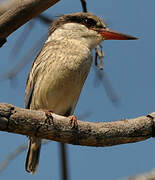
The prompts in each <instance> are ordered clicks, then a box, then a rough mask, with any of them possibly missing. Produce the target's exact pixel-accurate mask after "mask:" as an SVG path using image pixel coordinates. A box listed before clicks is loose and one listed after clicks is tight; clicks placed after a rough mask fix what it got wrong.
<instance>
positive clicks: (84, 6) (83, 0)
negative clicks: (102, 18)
mask: <svg viewBox="0 0 155 180" xmlns="http://www.w3.org/2000/svg"><path fill="white" fill-rule="evenodd" d="M81 5H82V9H83V12H87V3H86V0H81Z"/></svg>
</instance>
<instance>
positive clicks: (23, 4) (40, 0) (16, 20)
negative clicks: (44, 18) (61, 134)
mask: <svg viewBox="0 0 155 180" xmlns="http://www.w3.org/2000/svg"><path fill="white" fill-rule="evenodd" d="M58 1H59V0H22V1H21V0H16V1H13V2H14V4H13V5H12V6H11V8H10V9H8V10H7V11H5V12H4V13H3V14H2V15H1V16H0V44H1V45H2V44H4V39H6V38H7V37H8V36H9V35H10V34H11V33H12V32H14V31H15V30H16V29H18V28H19V27H20V26H22V25H23V24H25V23H26V22H27V21H29V20H30V19H32V18H33V17H35V16H37V15H39V14H40V13H41V12H43V11H44V10H46V9H48V8H49V7H51V6H53V5H54V4H55V3H57V2H58Z"/></svg>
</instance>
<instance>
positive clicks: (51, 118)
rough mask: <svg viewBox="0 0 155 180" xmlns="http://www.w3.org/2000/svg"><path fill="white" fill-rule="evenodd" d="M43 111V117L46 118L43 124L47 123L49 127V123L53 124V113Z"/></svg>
mask: <svg viewBox="0 0 155 180" xmlns="http://www.w3.org/2000/svg"><path fill="white" fill-rule="evenodd" d="M43 111H44V112H45V115H46V117H47V119H46V121H45V123H48V124H49V125H51V121H52V123H53V116H52V113H53V111H52V110H47V109H44V110H43Z"/></svg>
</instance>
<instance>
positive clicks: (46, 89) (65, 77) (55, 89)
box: [35, 46, 92, 115]
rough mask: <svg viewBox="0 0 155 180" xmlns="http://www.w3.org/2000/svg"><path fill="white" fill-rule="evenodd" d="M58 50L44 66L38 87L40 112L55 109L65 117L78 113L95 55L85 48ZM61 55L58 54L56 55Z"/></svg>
mask: <svg viewBox="0 0 155 180" xmlns="http://www.w3.org/2000/svg"><path fill="white" fill-rule="evenodd" d="M74 48H75V47H72V46H70V47H67V48H63V49H60V47H59V49H57V50H55V51H53V52H52V53H51V56H48V59H47V60H46V61H45V62H44V71H42V74H41V77H42V78H41V79H40V83H38V84H37V86H38V87H36V88H35V89H36V90H37V94H38V98H37V101H38V102H37V106H39V109H51V110H52V111H53V112H55V113H58V114H62V115H64V114H65V113H66V111H68V109H72V111H74V108H75V105H76V103H77V101H78V98H79V95H80V92H81V89H82V87H83V84H84V82H85V79H86V77H87V75H88V73H89V70H90V66H91V61H92V60H91V59H92V58H91V51H90V50H89V49H87V48H85V47H82V46H80V47H79V46H76V48H75V49H74ZM56 51H57V52H56Z"/></svg>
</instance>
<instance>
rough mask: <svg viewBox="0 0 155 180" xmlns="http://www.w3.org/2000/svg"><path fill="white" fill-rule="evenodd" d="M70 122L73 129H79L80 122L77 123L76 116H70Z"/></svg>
mask: <svg viewBox="0 0 155 180" xmlns="http://www.w3.org/2000/svg"><path fill="white" fill-rule="evenodd" d="M68 118H69V121H70V125H71V127H72V128H77V127H78V122H77V118H76V116H74V115H71V116H68Z"/></svg>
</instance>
